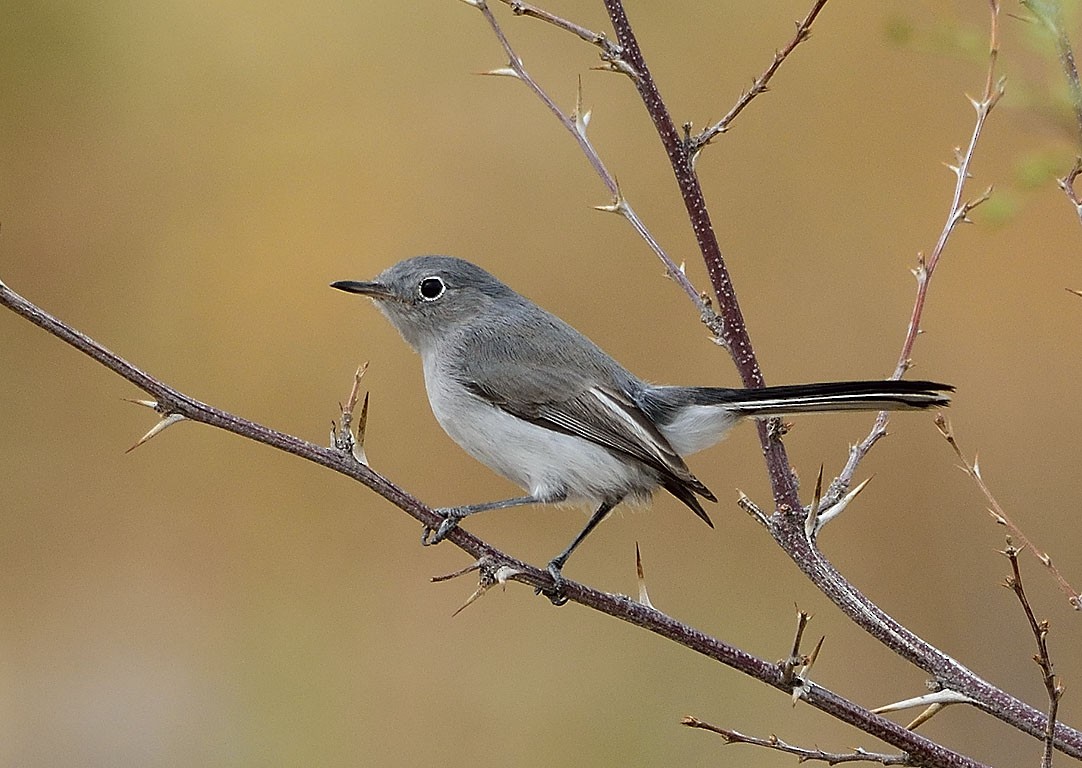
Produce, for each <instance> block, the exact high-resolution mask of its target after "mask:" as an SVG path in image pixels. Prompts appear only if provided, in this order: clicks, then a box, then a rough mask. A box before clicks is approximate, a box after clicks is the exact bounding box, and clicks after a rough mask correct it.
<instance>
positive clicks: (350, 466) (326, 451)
mask: <svg viewBox="0 0 1082 768" xmlns="http://www.w3.org/2000/svg"><path fill="white" fill-rule="evenodd" d="M0 305H3V306H5V307H7V308H8V309H11V310H12V311H13V312H15V313H16V314H18V315H20V316H22V317H24V318H26V319H27V320H29V321H30V322H32V323H34V324H35V325H37V326H39V327H40V328H43V329H44V330H46V331H48V332H49V333H51V334H52V335H54V336H56V337H57V338H59V339H61V340H63V341H65V342H67V343H68V344H70V345H71V346H73V347H75V348H76V349H78V350H79V351H80V352H82V353H83V354H85V355H87V356H89V357H90V358H92V359H93V360H96V361H97V362H99V363H101V364H102V365H103V366H105V367H106V368H108V369H109V370H111V371H113V372H114V373H116V374H118V375H120V376H121V377H122V378H124V379H126V380H128V381H129V382H131V383H132V384H134V385H135V386H136V387H138V388H139V389H141V390H143V391H144V392H146V393H147V394H149V395H150V396H151V397H152V398H154V402H155V403H156V404H157V408H156V410H158V411H159V412H160V413H162V414H165V415H172V414H178V415H181V416H183V417H185V418H187V419H189V420H191V421H196V422H200V423H203V424H207V425H209V426H212V427H217V428H219V429H224V430H226V431H227V432H232V433H233V434H236V435H240V436H241V437H245V438H248V439H249V440H254V441H256V442H260V443H263V444H265V445H268V446H270V447H272V448H277V449H278V450H280V451H284V452H286V453H290V454H293V455H294V456H298V457H300V458H302V459H307V460H308V461H311V462H314V463H316V464H319V465H321V466H324V467H327V468H328V469H331V470H334V471H335V472H339V473H340V474H343V475H346V476H347V477H351V478H353V479H354V480H357V481H358V482H360V483H362V484H364V485H365V486H367V487H368V488H371V489H372V490H374V491H375V492H376V493H378V494H379V495H380V496H382V497H383V498H385V499H387V500H388V501H390V502H391V503H392V504H394V505H395V506H397V507H399V508H400V509H402V510H403V511H404V512H406V513H407V514H409V515H410V516H411V517H413V518H414V519H416V520H418V521H420V522H421V523H422V524H423V525H425V526H427V527H429V528H432V527H436V526H438V525H439V523H440V522H441V519H442V518H440V516H439V515H437V514H436V513H435V512H434V511H433V510H432V509H430V508H429V507H427V506H425V505H424V504H422V503H421V502H420V501H418V500H417V499H416V498H414V497H413V496H411V495H410V494H408V493H407V492H406V491H404V490H402V489H401V488H399V487H398V486H397V485H395V484H394V483H392V482H391V481H390V480H388V479H386V478H384V477H383V476H382V475H380V474H379V473H377V472H375V471H374V470H373V469H371V468H370V467H368V466H365V465H364V464H362V463H360V462H358V461H357V460H356V459H355V458H354V457H353V455H352V453H351V452H343V451H341V450H339V449H338V448H337V447H323V446H319V445H315V444H314V443H310V442H308V441H306V440H302V439H300V438H298V437H294V436H292V435H288V434H285V433H283V432H278V431H277V430H274V429H271V428H269V427H265V426H263V425H261V424H257V423H255V422H253V421H249V420H247V419H244V418H241V417H239V416H235V415H233V414H232V413H229V412H227V411H222V410H220V409H218V408H215V407H214V406H211V405H207V404H206V403H202V402H200V401H198V400H195V399H194V398H191V397H189V396H188V395H185V394H183V393H181V392H179V391H177V390H175V389H173V388H172V387H170V386H168V385H166V384H164V383H163V382H161V381H160V380H159V379H157V378H155V377H153V376H151V375H150V374H148V373H145V372H144V371H142V370H140V369H139V368H136V367H135V366H134V365H132V364H131V363H129V362H128V361H126V360H124V359H123V358H121V357H120V356H118V355H116V354H114V353H113V352H110V351H109V350H108V349H106V348H105V347H103V346H102V345H100V344H99V343H98V342H96V341H94V340H93V339H91V338H90V337H89V336H87V335H86V334H84V333H81V332H79V331H77V330H75V329H74V328H72V327H71V326H69V325H67V324H66V323H64V322H63V321H61V320H59V319H58V318H56V317H54V316H52V315H50V314H49V313H47V312H45V311H44V310H42V309H41V308H39V307H38V306H36V305H35V304H33V303H31V302H29V301H27V300H26V299H25V298H23V297H22V296H20V295H19V294H17V293H15V292H14V291H12V290H11V289H10V288H8V287H7V286H6V285H4V284H3V283H2V282H0ZM447 541H450V542H452V543H453V544H454V545H455V546H457V547H459V548H460V549H462V550H463V551H465V552H466V553H468V554H469V555H471V556H472V557H473V558H474V560H475V563H474V565H473V566H470V567H469V568H468V569H465V570H464V571H463V572H466V571H469V570H479V571H480V575H481V580H480V585H479V588H478V590H477V592H476V593H475V595H474V596H473V597H471V598H470V599H469V600H468V601H467V603H466V605H469V604H470V603H471V602H473V600H475V599H476V598H477V597H479V596H480V595H481V594H484V592H485V591H486V590H487V589H488V588H489V587H491V586H492V585H493V584H495V583H505V582H506V581H507V580H513V581H517V582H521V583H523V584H527V585H528V586H531V587H533V588H535V589H541V590H542V591H544V590H549V591H551V590H552V588H553V585H552V577H551V576H550V575H549V573H548V572H547V571H543V570H540V569H538V568H535V567H533V566H531V565H529V564H527V563H524V562H522V561H521V560H518V559H516V558H514V557H511V556H510V555H508V554H506V553H504V552H501V551H500V550H498V549H496V548H495V547H493V546H491V545H490V544H488V543H487V542H485V541H482V540H481V539H479V538H478V537H476V536H474V535H473V534H471V533H469V532H467V531H465V530H464V529H462V528H461V527H456V528H455V529H454V530H452V531H451V532H450V533H449V534H448V535H447ZM562 589H563V592H564V594H565V595H566V596H567V598H568V599H569V600H573V601H575V602H577V603H580V604H582V605H585V606H587V607H589V608H593V609H594V610H597V611H599V612H601V613H605V614H607V615H609V616H613V617H615V618H618V619H620V620H622V621H626V622H628V623H630V624H634V625H635V626H638V627H641V628H643V629H646V630H648V631H650V632H653V633H655V634H658V635H660V636H662V637H666V638H668V639H670V640H673V641H674V642H677V643H679V644H681V645H683V646H685V647H686V648H689V649H690V650H692V651H694V652H696V653H699V654H701V655H703V656H706V657H708V658H711V659H714V660H715V661H719V662H721V663H722V664H725V665H727V666H730V667H732V668H734V669H736V670H738V671H740V672H743V673H744V674H746V675H750V676H752V677H754V678H756V679H758V680H760V681H762V682H764V683H766V684H768V685H770V686H773V687H774V688H777V689H778V690H781V691H784V692H786V693H791V692H792V686H791V685H788V684H786V683H785V682H784V681H783V680H782V673H781V670H780V669H779V666H778V665H777V664H771V663H770V662H767V661H765V660H763V659H759V658H757V657H755V656H752V655H751V654H749V653H745V652H744V651H742V650H740V649H738V648H735V647H733V646H731V645H728V644H726V643H723V642H721V641H720V640H717V639H715V638H713V637H710V636H708V635H706V634H704V633H702V632H699V631H698V630H696V629H694V628H692V627H690V626H688V625H687V624H684V623H682V622H680V621H677V620H676V619H674V618H672V617H671V616H668V615H666V614H664V613H662V612H661V611H658V610H657V609H655V608H652V607H650V606H648V605H644V604H643V603H640V602H638V601H636V600H632V599H631V598H627V597H624V596H622V595H613V594H609V593H606V592H601V591H598V590H596V589H592V588H591V587H588V586H586V585H583V584H580V583H578V582H574V581H570V580H566V579H565V580H564V582H563V585H562ZM464 607H465V606H463V608H464ZM460 610H461V609H460ZM801 698H802V699H803V700H804V701H806V702H807V703H808V704H811V705H812V706H814V707H815V708H816V709H820V710H822V711H823V712H826V713H827V714H830V715H833V716H834V717H837V718H838V719H840V720H842V721H843V722H846V723H849V724H851V725H853V726H855V727H857V728H859V729H860V730H862V731H864V732H865V733H868V734H870V735H872V736H875V737H876V738H879V739H882V740H883V741H885V742H887V743H888V744H892V745H894V746H895V747H897V748H899V749H904V750H906V751H907V752H909V753H911V754H913V755H919V756H920V757H921V760H922V761H923V763H922V764H924V765H929V766H944V768H948V767H950V766H965V767H966V768H979V766H980V765H981V764H980V763H977V762H976V761H973V760H969V759H968V758H966V757H964V756H962V755H959V754H958V753H956V752H953V751H951V750H948V749H946V748H945V747H942V746H940V745H939V744H936V743H935V742H932V741H930V740H928V739H925V738H923V737H921V736H918V735H917V734H914V733H911V732H909V731H906V730H905V729H904V728H902V727H900V726H899V725H897V724H896V723H893V722H891V721H889V720H885V719H884V718H882V717H879V716H878V715H874V714H872V713H871V712H869V711H868V710H867V709H865V708H863V707H860V706H858V705H857V704H854V703H853V702H851V701H848V700H846V699H844V698H842V697H841V696H838V695H837V694H835V693H833V692H832V691H830V690H828V689H826V688H823V687H821V686H818V685H815V684H814V683H804V684H803V685H802V686H801ZM1077 738H1078V751H1079V754H1082V733H1079V734H1077Z"/></svg>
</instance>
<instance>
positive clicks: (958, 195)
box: [823, 0, 1004, 506]
mask: <svg viewBox="0 0 1082 768" xmlns="http://www.w3.org/2000/svg"><path fill="white" fill-rule="evenodd" d="M989 6H990V7H991V24H990V26H989V43H988V68H987V72H986V75H985V83H984V92H983V94H982V95H981V98H980V99H973V98H970V103H971V104H972V105H973V109H974V110H975V111H976V113H977V117H976V120H975V122H974V124H973V132H972V133H971V134H970V137H969V143H968V144H967V145H966V148H965V150H964V151H963V150H961V149H956V150H955V155H956V161H955V164H954V165H950V166H948V167H949V168H950V170H951V171H952V172H953V173H954V176H955V184H954V192H953V194H952V195H951V204H950V210H949V212H948V213H947V220H946V221H945V222H944V224H943V228H942V229H941V230H940V233H939V238H938V239H937V240H936V242H935V245H934V246H933V247H932V251H931V253H930V254H929V255H928V257H927V258H925V257H924V255H923V254H920V255H919V256H918V258H917V266H916V268H915V269H914V270H913V275H914V276H915V277H916V278H917V293H916V296H915V297H914V299H913V311H912V312H911V313H910V317H909V325H908V327H907V328H906V332H905V338H904V340H903V341H902V349H901V352H900V353H899V355H898V362H897V364H896V365H895V368H894V373H893V374H891V378H892V379H900V378H901V377H902V376H903V375H905V372H906V371H907V370H909V368H910V367H911V366H912V364H913V363H912V356H913V345H914V344H915V343H916V340H917V336H918V335H919V334H920V333H921V328H920V324H921V320H922V319H923V317H924V306H925V302H926V301H927V298H928V288H929V287H930V286H931V283H932V275H933V274H934V273H935V270H936V267H937V266H938V265H939V260H940V258H941V257H942V256H943V251H944V249H945V248H946V247H947V241H948V240H949V239H950V236H951V234H953V232H954V230H955V228H956V227H957V226H958V225H959V224H962V223H969V212H970V211H972V210H973V209H974V208H976V207H977V206H978V205H980V204H981V203H983V202H985V201H986V200H987V199H988V197H989V195H990V194H991V188H989V189H988V190H986V191H985V192H984V193H983V194H981V195H980V196H979V197H977V198H974V199H972V200H964V196H965V192H966V182H967V181H969V179H970V175H969V168H970V166H971V165H972V163H973V157H974V154H975V153H976V149H977V143H978V142H979V141H980V138H981V133H982V132H983V131H984V124H985V122H986V121H987V120H988V115H989V113H991V111H992V109H993V108H995V106H996V104H997V103H998V102H999V100H1000V98H1002V96H1003V90H1004V81H1003V79H1002V78H999V79H997V78H996V60H997V58H998V56H999V2H998V0H990V2H989ZM888 420H889V414H888V413H887V412H886V411H881V412H880V413H879V415H878V416H877V417H876V419H875V423H874V424H873V425H872V429H871V431H870V432H869V433H868V435H867V437H865V438H864V439H863V440H861V441H860V442H859V443H858V444H856V445H854V446H853V447H852V448H850V449H849V457H848V459H847V461H846V463H845V466H844V467H843V468H842V471H841V473H840V474H839V475H838V476H837V477H836V478H835V479H834V480H833V481H832V482H831V484H830V488H829V490H828V491H827V494H826V498H825V500H824V502H823V505H824V506H830V505H831V504H833V503H835V502H837V501H838V499H840V498H841V497H842V495H843V494H844V493H845V491H846V489H847V488H848V487H849V485H850V484H851V483H852V482H853V475H854V474H855V473H856V471H857V467H858V466H859V465H860V462H861V461H862V460H863V459H864V457H865V456H867V455H868V452H869V451H870V450H871V449H872V447H873V446H874V445H875V444H876V443H877V442H879V440H880V439H881V438H882V437H883V436H885V435H886V433H887V422H888Z"/></svg>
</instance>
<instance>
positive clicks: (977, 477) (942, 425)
mask: <svg viewBox="0 0 1082 768" xmlns="http://www.w3.org/2000/svg"><path fill="white" fill-rule="evenodd" d="M935 423H936V427H937V428H938V429H939V432H940V434H941V435H943V437H944V439H946V441H947V443H948V444H949V445H950V447H951V448H952V449H953V450H954V454H955V455H956V456H957V457H958V460H959V461H960V462H962V465H961V468H962V470H963V471H964V472H965V473H966V474H967V475H969V476H970V477H971V478H973V482H975V483H976V484H977V488H979V489H980V491H981V493H982V494H984V498H985V500H986V501H987V502H988V513H989V514H990V515H991V516H992V519H993V520H995V521H996V522H997V523H998V524H999V525H1002V526H1003V527H1004V528H1006V529H1007V531H1008V533H1009V536H1010V537H1011V538H1012V539H1016V540H1018V541H1020V542H1021V543H1022V547H1021V548H1022V549H1028V550H1029V551H1030V552H1032V553H1033V556H1034V557H1036V558H1037V560H1038V561H1039V562H1040V563H1041V565H1043V566H1044V567H1045V568H1047V569H1048V572H1049V573H1050V574H1052V578H1053V579H1055V581H1056V584H1057V585H1058V586H1059V588H1060V591H1061V592H1063V594H1064V595H1066V596H1067V602H1069V603H1070V604H1071V607H1072V608H1074V609H1075V610H1076V611H1082V596H1080V595H1079V594H1078V591H1077V590H1076V589H1075V588H1074V587H1072V586H1071V584H1070V582H1068V581H1067V579H1066V578H1064V576H1063V574H1062V573H1060V571H1059V569H1058V568H1056V565H1055V563H1053V562H1052V557H1051V555H1049V554H1048V553H1047V552H1045V551H1043V550H1041V549H1039V548H1038V547H1037V546H1036V545H1034V543H1033V542H1032V541H1030V539H1029V537H1028V536H1026V534H1025V533H1024V532H1023V531H1022V529H1021V528H1019V527H1018V526H1017V525H1015V523H1014V521H1012V520H1011V518H1010V517H1009V516H1008V515H1007V513H1006V511H1005V510H1004V509H1003V507H1002V506H1000V504H999V501H997V500H996V497H995V496H994V495H993V494H992V489H991V488H989V487H988V484H987V483H985V482H984V477H983V476H982V475H981V469H980V465H979V464H978V463H977V460H976V459H974V460H973V461H972V462H970V461H969V459H967V458H966V456H965V454H964V453H962V448H961V446H960V445H958V439H957V438H956V437H955V436H954V430H953V429H951V425H950V421H948V420H947V419H946V418H945V417H944V416H943V415H942V414H940V415H938V416H936V420H935Z"/></svg>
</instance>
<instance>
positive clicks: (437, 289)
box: [417, 277, 447, 301]
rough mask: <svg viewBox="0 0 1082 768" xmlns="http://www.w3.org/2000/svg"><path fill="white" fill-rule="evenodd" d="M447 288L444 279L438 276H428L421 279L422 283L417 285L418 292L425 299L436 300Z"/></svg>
mask: <svg viewBox="0 0 1082 768" xmlns="http://www.w3.org/2000/svg"><path fill="white" fill-rule="evenodd" d="M446 290H447V286H446V285H445V284H444V282H443V280H441V279H440V278H438V277H426V278H425V279H424V280H422V281H421V284H420V285H418V286H417V293H419V294H420V295H421V298H422V299H424V300H425V301H435V300H436V299H438V298H439V297H440V296H442V295H443V292H444V291H446Z"/></svg>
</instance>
